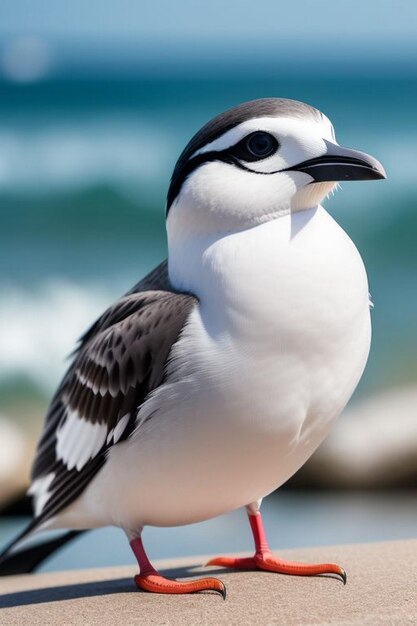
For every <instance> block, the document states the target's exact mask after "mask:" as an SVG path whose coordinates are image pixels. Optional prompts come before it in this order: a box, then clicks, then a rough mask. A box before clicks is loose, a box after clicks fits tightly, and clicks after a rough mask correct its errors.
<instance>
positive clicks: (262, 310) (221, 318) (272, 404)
mask: <svg viewBox="0 0 417 626" xmlns="http://www.w3.org/2000/svg"><path fill="white" fill-rule="evenodd" d="M200 244H201V242H200ZM182 252H183V254H182V255H178V262H179V263H180V262H181V259H182V262H184V268H183V270H182V271H183V274H184V275H185V273H186V272H188V278H187V280H189V282H190V283H191V284H189V285H188V288H189V289H190V290H191V291H193V292H195V293H197V295H198V296H199V298H200V306H199V307H197V308H196V309H195V310H194V311H193V313H192V315H191V318H190V320H189V323H188V325H187V327H186V329H185V331H184V333H183V335H182V337H181V339H180V341H179V342H178V343H177V344H176V346H175V347H174V351H173V354H172V360H171V365H170V373H171V375H170V380H169V383H167V384H166V385H164V386H163V387H161V388H160V389H159V390H158V391H157V392H156V393H155V394H154V396H153V397H152V398H150V399H149V400H148V401H147V402H146V403H145V405H144V406H143V408H142V409H141V411H140V413H139V416H138V419H139V427H138V430H137V434H136V436H135V437H134V438H133V439H132V440H131V441H129V442H125V443H122V444H120V445H118V446H115V447H114V449H113V451H112V452H111V455H110V458H109V462H108V463H107V465H106V467H105V468H104V470H102V472H101V473H100V474H99V476H98V477H97V478H96V479H95V480H94V481H93V485H92V487H94V489H92V488H89V489H88V490H87V492H89V502H90V503H91V502H92V500H94V501H95V505H94V510H95V511H97V510H100V509H101V512H102V517H103V519H104V518H106V517H108V516H109V515H111V517H112V521H113V523H116V524H120V525H122V526H124V527H129V528H133V527H135V526H136V527H137V526H139V525H142V524H145V523H146V524H155V525H174V524H182V523H187V522H192V521H198V520H202V519H206V518H208V517H212V516H215V515H218V514H220V513H223V512H225V511H227V510H231V509H233V508H236V507H238V506H243V505H245V504H248V503H249V502H252V501H255V500H257V499H259V498H261V497H263V496H264V495H266V494H267V493H269V492H271V491H272V490H273V489H275V488H276V487H278V486H279V485H281V484H282V483H283V482H285V481H286V480H287V479H288V478H289V477H290V476H291V475H292V474H293V473H294V472H295V471H296V470H297V469H298V468H299V467H300V466H301V465H302V464H303V463H304V462H305V461H306V460H307V459H308V457H309V456H310V455H311V454H312V452H313V451H314V450H315V449H316V448H317V446H318V445H319V444H320V443H321V441H322V440H323V439H324V437H325V436H326V435H327V433H328V431H329V429H330V427H331V424H332V422H333V420H334V419H335V417H337V415H338V414H339V413H340V412H341V410H342V409H343V408H344V406H345V404H346V403H347V401H348V399H349V398H350V396H351V394H352V392H353V390H354V389H355V387H356V385H357V383H358V381H359V379H360V376H361V374H362V372H363V369H364V366H365V363H366V359H367V355H368V350H369V341H370V317H369V301H368V285H367V279H366V274H365V270H364V267H363V264H362V261H361V258H360V256H359V254H358V252H357V250H356V248H355V246H354V245H353V243H352V242H351V240H350V239H349V237H348V236H347V235H346V234H345V233H344V231H343V230H342V229H341V228H340V227H339V226H338V225H337V224H336V222H335V221H334V220H333V219H332V218H331V217H330V216H329V215H328V214H327V213H326V211H325V210H324V209H323V208H321V207H320V208H318V209H317V210H311V211H303V212H299V213H296V214H293V215H289V216H286V217H282V218H280V219H277V220H274V221H272V222H268V223H266V224H263V225H261V226H257V227H255V228H253V229H250V230H246V231H244V232H240V233H237V234H233V235H230V236H228V237H223V238H221V239H219V240H217V241H214V242H212V243H210V244H209V245H206V247H205V248H204V250H203V251H202V252H201V251H200V252H199V253H198V254H199V256H198V255H197V254H196V256H195V258H194V259H193V261H192V262H190V257H191V256H192V255H193V252H192V251H186V250H183V251H182ZM173 261H174V264H175V262H176V259H175V258H174V260H173ZM170 269H171V272H172V275H173V276H175V275H176V274H177V273H178V272H180V271H181V268H179V267H176V266H175V265H174V266H173V267H171V268H170ZM193 283H194V284H193ZM174 284H175V283H174ZM149 416H151V418H150V419H149V420H148V419H147V418H148V417H149ZM141 424H142V425H141ZM126 464H127V465H128V466H129V475H128V476H126V471H125V468H126ZM117 481H121V482H123V494H121V495H120V498H119V501H117V502H115V501H114V497H115V496H114V492H115V491H116V490H115V489H114V490H113V499H112V502H111V503H110V501H107V499H106V493H108V489H109V484H111V485H116V484H117ZM106 523H108V521H107V522H106Z"/></svg>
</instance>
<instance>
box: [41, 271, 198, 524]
mask: <svg viewBox="0 0 417 626" xmlns="http://www.w3.org/2000/svg"><path fill="white" fill-rule="evenodd" d="M196 302H197V299H196V298H195V297H194V296H193V295H190V294H184V293H178V292H176V291H175V289H174V288H173V287H172V286H171V285H170V283H169V279H168V272H167V264H166V262H164V263H162V264H161V265H159V266H158V267H157V268H156V269H155V270H153V272H151V273H150V274H149V275H148V276H146V277H145V278H144V279H143V280H142V281H140V282H139V283H138V284H137V285H135V287H134V288H133V289H132V290H131V291H130V292H128V293H127V294H126V295H125V296H123V297H122V298H120V299H119V300H118V301H117V302H116V303H115V304H113V305H112V306H111V307H110V308H109V309H108V310H107V311H106V312H105V313H104V314H103V315H102V316H101V317H100V318H99V319H98V320H97V321H96V322H95V324H93V325H92V326H91V328H90V329H89V330H88V331H87V332H86V333H85V334H84V335H83V337H82V338H81V340H80V344H79V346H78V348H77V350H76V352H75V354H74V355H73V356H74V359H73V362H72V363H71V365H70V367H69V369H68V371H67V373H66V375H65V377H64V379H63V381H62V383H61V385H60V387H59V388H58V390H57V392H56V394H55V396H54V398H53V400H52V402H51V405H50V408H49V411H48V413H47V416H46V420H45V426H44V430H43V433H42V436H41V438H40V441H39V444H38V448H37V452H36V456H35V460H34V463H33V467H32V480H33V481H36V479H38V478H42V477H45V476H47V475H49V474H51V473H53V474H54V478H53V482H52V484H50V485H48V494H49V498H48V500H47V502H46V504H45V506H44V507H43V508H42V511H41V513H40V514H39V515H38V519H39V522H40V521H44V520H46V519H48V518H50V517H51V516H53V515H55V514H56V513H57V512H59V510H61V509H62V508H63V507H64V506H67V505H68V504H69V503H70V502H71V501H73V500H74V499H75V498H77V497H78V495H80V493H81V492H82V490H83V489H84V488H85V486H86V484H87V483H88V482H89V481H90V480H91V478H92V477H93V476H94V474H95V473H96V472H97V471H98V470H99V469H100V467H101V466H102V464H103V463H104V461H105V458H106V452H107V451H108V449H109V448H110V447H111V446H112V445H114V442H113V443H112V442H111V441H110V442H109V441H108V438H107V437H106V438H105V440H104V443H103V445H102V446H101V447H100V449H99V450H98V451H97V452H96V453H95V454H94V456H92V458H91V459H90V460H88V462H87V463H85V464H84V466H83V467H82V468H81V469H79V470H77V469H75V468H69V467H66V465H65V462H63V461H62V459H59V458H58V455H57V435H58V432H59V430H60V429H62V428H63V427H64V426H65V423H66V421H67V420H68V419H69V415H76V416H77V417H78V418H79V419H82V420H84V421H85V422H87V423H89V424H100V425H103V426H105V427H106V429H107V431H106V432H107V433H111V431H112V430H114V429H115V428H116V426H117V424H118V423H119V421H120V420H121V418H124V422H123V427H124V430H123V433H122V436H121V437H120V439H118V441H120V440H124V439H126V438H127V437H129V435H130V434H131V432H132V431H133V429H134V427H135V420H136V414H137V411H138V408H139V407H140V405H141V404H142V403H143V402H144V400H145V399H146V397H147V396H148V394H149V393H150V392H151V391H152V390H154V389H155V388H156V387H158V386H159V385H160V384H161V383H162V382H163V380H164V376H165V366H166V363H167V359H168V357H169V353H170V351H171V348H172V346H173V344H174V343H175V342H176V341H177V339H178V337H179V335H180V333H181V330H182V328H183V326H184V324H185V323H186V321H187V318H188V316H189V314H190V312H191V310H192V308H193V307H194V306H195V304H196ZM74 445H76V442H75V443H74Z"/></svg>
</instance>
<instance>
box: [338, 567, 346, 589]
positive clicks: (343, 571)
mask: <svg viewBox="0 0 417 626" xmlns="http://www.w3.org/2000/svg"><path fill="white" fill-rule="evenodd" d="M341 569H342V573H341V574H340V576H341V579H342V580H343V584H344V585H346V583H347V574H346V571H345V570H344V569H343V568H341Z"/></svg>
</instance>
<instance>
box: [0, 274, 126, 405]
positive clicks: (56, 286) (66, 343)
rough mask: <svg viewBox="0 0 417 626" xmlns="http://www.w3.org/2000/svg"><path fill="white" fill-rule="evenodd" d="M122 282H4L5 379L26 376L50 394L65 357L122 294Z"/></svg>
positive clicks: (1, 336)
mask: <svg viewBox="0 0 417 626" xmlns="http://www.w3.org/2000/svg"><path fill="white" fill-rule="evenodd" d="M116 291H117V285H114V284H113V286H112V289H111V290H109V289H106V288H105V287H104V286H100V285H97V284H84V285H83V286H80V285H76V284H73V283H70V282H66V281H46V282H45V283H43V284H41V285H40V286H39V287H38V288H37V289H36V291H29V290H24V289H22V288H16V287H12V286H9V287H7V286H6V287H4V286H3V287H2V296H1V299H0V346H1V350H0V383H1V384H3V385H7V382H8V381H12V380H13V379H20V378H23V379H26V380H29V381H31V383H33V384H34V385H36V386H37V387H39V388H40V389H41V390H43V391H45V392H46V393H50V392H51V391H52V390H53V388H54V387H55V385H56V384H57V383H58V382H59V379H60V377H61V376H62V375H63V373H64V371H65V369H66V367H67V363H66V360H65V357H66V356H67V355H69V354H70V353H71V352H72V350H73V349H74V347H75V345H76V342H77V340H78V338H79V337H80V335H81V334H82V333H83V331H84V330H85V329H86V328H87V327H88V326H89V325H90V324H91V323H92V322H93V321H94V320H95V319H96V317H97V316H98V315H99V314H101V313H102V312H103V310H104V309H105V308H106V307H107V306H108V305H109V304H110V303H111V302H112V300H113V299H114V298H115V297H116V296H117V295H118V293H121V290H119V291H117V293H115V292H116Z"/></svg>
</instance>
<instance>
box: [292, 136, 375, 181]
mask: <svg viewBox="0 0 417 626" xmlns="http://www.w3.org/2000/svg"><path fill="white" fill-rule="evenodd" d="M325 143H326V146H327V152H326V154H323V155H322V156H319V157H316V158H314V159H309V160H308V161H303V163H300V164H299V165H295V166H293V167H288V168H287V171H290V170H291V171H294V170H295V171H297V172H304V173H305V174H308V175H309V176H311V177H312V178H313V180H314V182H316V183H322V182H331V181H342V180H380V179H381V178H386V177H387V176H386V174H385V170H384V168H383V167H382V165H381V163H380V162H379V161H377V160H376V159H374V158H373V157H371V156H369V154H365V152H359V151H358V150H351V149H350V148H342V147H341V146H338V145H337V144H334V143H331V142H330V141H326V140H325Z"/></svg>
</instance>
